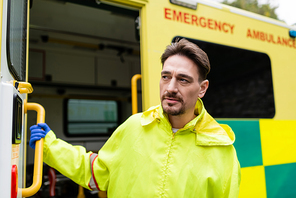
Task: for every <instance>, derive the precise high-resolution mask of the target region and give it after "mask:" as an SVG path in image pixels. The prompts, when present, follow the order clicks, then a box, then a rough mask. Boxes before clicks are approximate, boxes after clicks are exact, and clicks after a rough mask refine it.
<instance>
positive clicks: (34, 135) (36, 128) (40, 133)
mask: <svg viewBox="0 0 296 198" xmlns="http://www.w3.org/2000/svg"><path fill="white" fill-rule="evenodd" d="M30 130H31V138H30V142H29V145H30V147H31V148H32V149H35V142H36V141H37V140H40V139H41V138H44V137H45V136H46V134H47V133H48V132H49V131H51V129H50V128H49V126H48V125H47V124H46V123H39V124H38V125H33V126H31V127H30Z"/></svg>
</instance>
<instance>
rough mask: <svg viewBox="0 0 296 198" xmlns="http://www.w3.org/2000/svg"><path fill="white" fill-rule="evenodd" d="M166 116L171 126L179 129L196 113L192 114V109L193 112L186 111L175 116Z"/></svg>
mask: <svg viewBox="0 0 296 198" xmlns="http://www.w3.org/2000/svg"><path fill="white" fill-rule="evenodd" d="M168 117H169V121H170V123H171V125H172V127H173V128H176V129H181V128H183V127H184V126H185V125H186V124H187V123H188V122H190V121H191V120H193V119H194V118H195V117H196V115H195V114H194V111H193V112H188V113H185V114H182V115H177V116H173V115H168Z"/></svg>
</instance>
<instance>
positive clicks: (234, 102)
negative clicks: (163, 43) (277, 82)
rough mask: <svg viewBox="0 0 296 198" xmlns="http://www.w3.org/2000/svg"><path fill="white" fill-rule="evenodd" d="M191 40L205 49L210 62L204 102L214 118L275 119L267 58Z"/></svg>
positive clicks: (245, 51)
mask: <svg viewBox="0 0 296 198" xmlns="http://www.w3.org/2000/svg"><path fill="white" fill-rule="evenodd" d="M188 40H190V41H192V42H194V43H196V44H197V45H198V46H199V47H200V48H201V49H203V50H204V51H205V52H206V53H207V54H208V57H209V59H210V64H211V71H210V73H209V75H208V80H209V82H210V86H209V89H208V91H207V93H206V95H205V97H204V98H203V102H204V104H205V107H206V109H207V111H208V112H209V113H210V114H211V115H212V116H213V117H215V118H272V117H274V115H275V106H274V95H273V83H272V73H271V62H270V59H269V57H268V55H267V54H265V53H261V52H255V51H250V50H246V49H240V48H235V47H230V46H225V45H219V44H215V43H209V42H205V41H200V40H193V39H188Z"/></svg>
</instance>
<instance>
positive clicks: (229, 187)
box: [224, 152, 241, 198]
mask: <svg viewBox="0 0 296 198" xmlns="http://www.w3.org/2000/svg"><path fill="white" fill-rule="evenodd" d="M240 182H241V167H240V164H239V161H238V159H237V156H236V152H234V155H233V166H232V172H231V173H230V176H229V178H228V180H227V182H226V186H225V190H224V195H225V196H224V197H225V198H236V197H238V196H239V187H240Z"/></svg>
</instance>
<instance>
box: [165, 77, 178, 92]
mask: <svg viewBox="0 0 296 198" xmlns="http://www.w3.org/2000/svg"><path fill="white" fill-rule="evenodd" d="M167 92H169V93H177V92H178V85H177V81H176V79H175V78H172V79H171V80H170V82H169V83H168V86H167Z"/></svg>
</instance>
